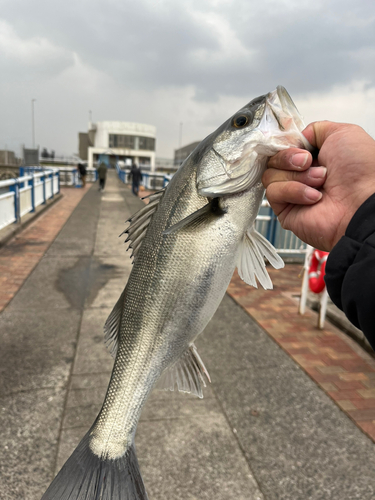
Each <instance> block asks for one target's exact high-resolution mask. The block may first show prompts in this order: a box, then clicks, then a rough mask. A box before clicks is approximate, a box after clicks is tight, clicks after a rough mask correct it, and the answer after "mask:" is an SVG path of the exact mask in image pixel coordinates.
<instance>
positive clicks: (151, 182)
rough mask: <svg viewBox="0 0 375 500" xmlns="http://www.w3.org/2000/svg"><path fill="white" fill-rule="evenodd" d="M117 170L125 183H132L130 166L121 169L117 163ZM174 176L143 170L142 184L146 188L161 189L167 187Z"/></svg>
mask: <svg viewBox="0 0 375 500" xmlns="http://www.w3.org/2000/svg"><path fill="white" fill-rule="evenodd" d="M116 170H117V173H118V176H119V178H120V180H121V181H122V182H123V183H124V184H130V183H131V178H130V175H129V174H130V168H127V169H121V168H120V167H119V166H118V165H116ZM171 178H172V176H171V175H167V174H161V173H151V172H142V185H143V186H144V187H145V188H146V189H151V190H155V191H157V190H159V189H163V188H165V186H166V185H167V184H168V182H169V181H170V180H171Z"/></svg>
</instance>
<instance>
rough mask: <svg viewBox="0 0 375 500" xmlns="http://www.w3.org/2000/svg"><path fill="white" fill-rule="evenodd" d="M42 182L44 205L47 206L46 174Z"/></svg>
mask: <svg viewBox="0 0 375 500" xmlns="http://www.w3.org/2000/svg"><path fill="white" fill-rule="evenodd" d="M40 180H41V181H42V182H43V205H45V204H46V202H47V197H46V174H45V173H44V172H43V175H42V177H41V178H40Z"/></svg>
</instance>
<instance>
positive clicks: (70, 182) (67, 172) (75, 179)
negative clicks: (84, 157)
mask: <svg viewBox="0 0 375 500" xmlns="http://www.w3.org/2000/svg"><path fill="white" fill-rule="evenodd" d="M44 170H45V167H21V168H20V172H21V171H22V172H21V175H23V174H24V173H25V174H33V173H37V172H43V171H44ZM49 170H53V171H59V172H60V185H61V186H74V187H81V186H82V182H81V179H80V176H79V172H78V170H77V168H76V167H61V166H59V167H52V168H51V169H49ZM86 172H87V175H86V182H95V181H96V180H97V178H98V172H97V171H96V169H95V168H88V169H86Z"/></svg>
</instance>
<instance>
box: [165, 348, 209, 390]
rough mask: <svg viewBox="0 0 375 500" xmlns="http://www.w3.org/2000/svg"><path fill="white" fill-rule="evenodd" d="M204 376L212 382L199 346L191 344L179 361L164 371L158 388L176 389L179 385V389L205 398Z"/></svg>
mask: <svg viewBox="0 0 375 500" xmlns="http://www.w3.org/2000/svg"><path fill="white" fill-rule="evenodd" d="M204 377H206V378H207V380H208V381H209V382H211V380H210V376H209V374H208V371H207V369H206V367H205V366H204V364H203V361H202V360H201V358H200V356H199V354H198V351H197V348H196V347H195V345H194V344H191V345H190V347H189V349H188V350H187V351H185V352H184V354H183V355H182V357H181V358H180V359H179V360H178V361H177V363H175V364H174V365H173V366H172V367H171V368H169V369H167V370H166V371H165V372H164V373H163V375H162V376H161V378H160V379H159V381H158V383H157V385H156V388H157V389H164V390H169V391H174V388H175V386H177V390H178V391H181V392H188V393H191V394H194V395H195V396H198V397H199V398H203V391H202V386H203V387H206V382H205V379H204Z"/></svg>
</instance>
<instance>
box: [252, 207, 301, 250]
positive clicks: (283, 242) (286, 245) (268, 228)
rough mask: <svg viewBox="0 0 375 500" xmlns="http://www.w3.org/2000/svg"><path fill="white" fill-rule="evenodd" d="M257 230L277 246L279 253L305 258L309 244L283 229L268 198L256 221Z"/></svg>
mask: <svg viewBox="0 0 375 500" xmlns="http://www.w3.org/2000/svg"><path fill="white" fill-rule="evenodd" d="M255 228H256V230H257V231H258V232H259V233H261V234H262V235H263V236H264V237H265V238H267V240H268V241H269V242H270V243H272V245H273V246H274V247H275V248H276V250H277V253H279V254H280V255H284V256H285V257H295V258H301V259H304V258H305V254H306V248H307V245H306V243H304V242H303V241H302V240H300V239H299V238H297V236H296V235H295V234H294V233H292V232H291V231H288V230H286V229H283V228H282V227H281V225H280V223H279V221H278V220H277V217H276V214H275V213H274V211H273V210H272V208H271V206H270V204H269V203H268V201H267V200H266V199H264V200H263V202H262V206H261V209H260V211H259V215H258V216H257V218H256V222H255Z"/></svg>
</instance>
